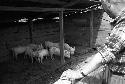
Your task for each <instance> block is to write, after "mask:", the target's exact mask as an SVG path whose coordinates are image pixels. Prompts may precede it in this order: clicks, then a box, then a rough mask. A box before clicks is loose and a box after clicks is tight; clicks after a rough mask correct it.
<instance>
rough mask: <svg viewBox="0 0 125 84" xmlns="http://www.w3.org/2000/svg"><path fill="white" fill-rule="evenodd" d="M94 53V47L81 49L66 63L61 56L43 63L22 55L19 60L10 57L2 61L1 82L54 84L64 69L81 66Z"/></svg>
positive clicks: (0, 64) (0, 83) (4, 83)
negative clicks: (62, 62) (62, 61)
mask: <svg viewBox="0 0 125 84" xmlns="http://www.w3.org/2000/svg"><path fill="white" fill-rule="evenodd" d="M78 50H80V49H78ZM93 53H95V51H93V50H92V49H89V48H88V49H84V50H83V49H81V51H79V52H75V54H74V55H73V56H72V57H71V59H68V58H66V59H65V61H66V62H65V63H64V64H61V62H60V58H59V57H55V59H54V60H51V59H50V58H48V59H44V60H43V63H42V64H40V63H38V62H37V61H34V63H31V60H29V59H24V58H22V57H18V59H17V60H15V59H13V58H10V60H8V61H6V62H3V63H0V75H1V76H0V84H53V83H54V82H55V81H57V80H58V79H59V77H60V75H61V73H62V72H63V71H64V70H66V69H68V68H79V67H78V64H80V63H81V62H82V61H83V60H85V59H86V58H87V57H88V56H91V55H92V54H93Z"/></svg>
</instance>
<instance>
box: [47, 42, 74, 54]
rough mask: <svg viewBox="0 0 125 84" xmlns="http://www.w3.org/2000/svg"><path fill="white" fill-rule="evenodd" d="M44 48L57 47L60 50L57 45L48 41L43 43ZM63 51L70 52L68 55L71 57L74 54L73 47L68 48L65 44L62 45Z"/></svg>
mask: <svg viewBox="0 0 125 84" xmlns="http://www.w3.org/2000/svg"><path fill="white" fill-rule="evenodd" d="M45 47H46V48H47V49H48V48H51V47H57V48H60V44H59V43H53V42H50V41H45ZM64 49H65V50H68V51H70V54H71V55H73V54H74V52H75V46H74V47H70V46H69V45H68V44H67V43H64Z"/></svg>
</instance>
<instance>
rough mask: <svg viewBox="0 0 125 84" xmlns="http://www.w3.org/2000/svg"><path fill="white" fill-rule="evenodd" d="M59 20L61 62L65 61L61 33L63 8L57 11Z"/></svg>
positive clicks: (62, 35)
mask: <svg viewBox="0 0 125 84" xmlns="http://www.w3.org/2000/svg"><path fill="white" fill-rule="evenodd" d="M59 20H60V55H61V63H62V64H63V63H65V59H64V33H63V9H62V10H61V12H60V13H59Z"/></svg>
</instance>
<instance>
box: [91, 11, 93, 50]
mask: <svg viewBox="0 0 125 84" xmlns="http://www.w3.org/2000/svg"><path fill="white" fill-rule="evenodd" d="M90 47H91V48H92V47H93V10H92V11H91V14H90Z"/></svg>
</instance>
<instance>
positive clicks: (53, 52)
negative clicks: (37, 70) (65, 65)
mask: <svg viewBox="0 0 125 84" xmlns="http://www.w3.org/2000/svg"><path fill="white" fill-rule="evenodd" d="M49 51H50V56H51V59H52V60H53V59H54V58H53V55H57V56H60V49H59V48H57V47H51V48H50V49H49ZM64 57H67V58H70V52H69V51H68V50H64Z"/></svg>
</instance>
